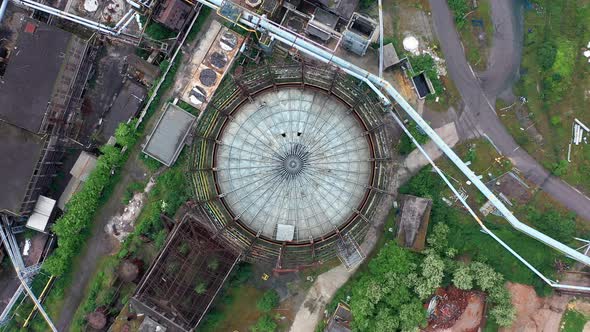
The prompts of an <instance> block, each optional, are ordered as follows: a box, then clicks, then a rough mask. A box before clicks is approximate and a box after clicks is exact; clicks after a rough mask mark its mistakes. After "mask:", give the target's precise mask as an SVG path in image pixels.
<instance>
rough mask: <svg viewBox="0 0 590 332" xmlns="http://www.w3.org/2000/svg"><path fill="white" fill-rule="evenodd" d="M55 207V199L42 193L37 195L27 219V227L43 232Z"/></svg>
mask: <svg viewBox="0 0 590 332" xmlns="http://www.w3.org/2000/svg"><path fill="white" fill-rule="evenodd" d="M54 207H55V200H54V199H51V198H49V197H45V196H43V195H41V196H39V198H38V199H37V203H36V204H35V209H34V210H33V214H32V215H31V216H30V217H29V220H27V227H28V228H30V229H34V230H36V231H39V232H45V230H46V229H47V223H48V222H49V217H50V216H51V212H53V208H54Z"/></svg>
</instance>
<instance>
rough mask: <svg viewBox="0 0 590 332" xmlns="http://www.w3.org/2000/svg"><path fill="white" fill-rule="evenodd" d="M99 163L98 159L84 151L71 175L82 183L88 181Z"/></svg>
mask: <svg viewBox="0 0 590 332" xmlns="http://www.w3.org/2000/svg"><path fill="white" fill-rule="evenodd" d="M97 161H98V159H97V158H96V156H95V155H92V154H90V153H88V152H86V151H82V153H80V156H78V159H76V163H75V164H74V166H73V167H72V169H71V170H70V174H72V176H73V177H75V178H78V179H80V180H81V181H86V179H88V175H90V172H92V170H93V169H94V168H95V167H96V162H97Z"/></svg>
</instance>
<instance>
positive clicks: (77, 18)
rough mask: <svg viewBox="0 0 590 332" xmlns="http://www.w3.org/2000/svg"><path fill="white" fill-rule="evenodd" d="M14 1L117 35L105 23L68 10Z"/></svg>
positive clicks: (22, 0) (24, 0) (34, 2)
mask: <svg viewBox="0 0 590 332" xmlns="http://www.w3.org/2000/svg"><path fill="white" fill-rule="evenodd" d="M5 1H8V0H5ZM15 2H17V3H20V4H22V5H24V6H27V7H30V8H33V9H36V10H40V11H42V12H45V13H48V14H51V15H55V16H58V17H61V18H64V19H66V20H69V21H72V22H75V23H78V24H80V25H83V26H85V27H87V28H90V29H94V30H97V31H100V32H102V33H104V34H108V35H113V36H117V35H119V33H118V32H117V31H114V30H113V29H112V28H111V27H109V26H106V25H104V24H101V23H98V22H94V21H91V20H89V19H85V18H83V17H80V16H77V15H74V14H70V13H68V12H65V11H62V10H59V9H55V8H53V7H50V6H46V5H43V4H40V3H38V2H36V1H31V0H15Z"/></svg>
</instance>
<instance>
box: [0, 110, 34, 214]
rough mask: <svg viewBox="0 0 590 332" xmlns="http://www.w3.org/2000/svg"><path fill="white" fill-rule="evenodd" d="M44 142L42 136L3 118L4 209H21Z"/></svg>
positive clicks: (0, 172)
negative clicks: (9, 122)
mask: <svg viewBox="0 0 590 332" xmlns="http://www.w3.org/2000/svg"><path fill="white" fill-rule="evenodd" d="M43 143H44V141H43V139H41V137H39V136H37V135H35V134H33V133H31V132H28V131H26V130H23V129H21V128H18V127H16V126H13V125H11V124H8V123H6V122H4V121H0V153H1V154H2V158H0V183H2V190H0V210H7V211H12V212H13V213H18V212H19V210H20V206H21V203H22V201H23V198H24V197H25V194H26V191H27V187H28V184H29V181H30V180H31V175H32V174H33V170H34V169H35V165H37V162H38V161H39V157H40V156H41V151H42V150H43Z"/></svg>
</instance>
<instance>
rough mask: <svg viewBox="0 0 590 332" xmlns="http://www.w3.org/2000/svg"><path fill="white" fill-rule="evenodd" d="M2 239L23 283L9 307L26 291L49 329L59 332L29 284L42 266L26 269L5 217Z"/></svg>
mask: <svg viewBox="0 0 590 332" xmlns="http://www.w3.org/2000/svg"><path fill="white" fill-rule="evenodd" d="M0 238H1V240H2V243H3V244H4V248H5V249H6V252H7V253H8V257H9V258H10V261H11V262H12V265H13V266H14V270H15V272H16V276H17V277H18V279H19V281H20V283H21V285H20V287H19V288H18V290H17V291H16V293H15V295H14V296H13V298H12V299H11V301H10V303H9V306H10V307H11V306H12V305H14V303H15V302H16V299H18V297H19V296H20V294H22V292H23V291H25V292H26V293H27V295H28V296H29V298H30V299H31V301H33V303H34V305H35V307H37V310H39V312H40V313H41V315H42V316H43V318H44V319H45V321H46V322H47V325H49V328H50V329H51V331H55V332H57V329H56V328H55V325H53V322H52V321H51V318H49V315H47V313H46V312H45V310H44V309H43V307H42V306H41V303H40V302H39V300H38V299H37V297H36V296H35V294H34V293H33V291H32V290H31V288H30V287H29V284H30V283H31V281H32V280H33V277H34V276H35V275H36V274H37V272H38V271H39V269H40V265H39V264H37V265H35V266H31V267H25V263H24V261H23V258H22V256H21V254H20V250H19V247H18V244H17V243H16V239H15V238H14V235H13V234H12V233H11V232H10V227H9V224H8V220H7V217H6V216H5V215H2V220H1V221H0ZM17 294H18V295H17ZM7 310H8V311H9V310H10V309H9V307H8V306H7V308H6V309H5V312H4V313H3V314H2V316H3V317H4V318H6V315H7Z"/></svg>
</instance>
